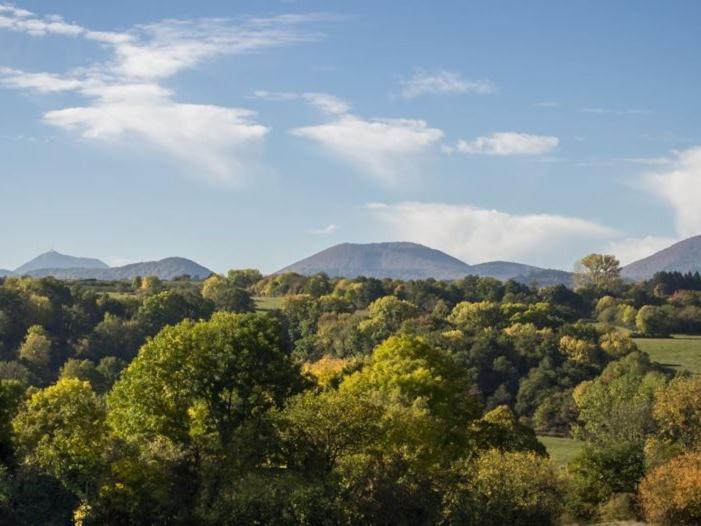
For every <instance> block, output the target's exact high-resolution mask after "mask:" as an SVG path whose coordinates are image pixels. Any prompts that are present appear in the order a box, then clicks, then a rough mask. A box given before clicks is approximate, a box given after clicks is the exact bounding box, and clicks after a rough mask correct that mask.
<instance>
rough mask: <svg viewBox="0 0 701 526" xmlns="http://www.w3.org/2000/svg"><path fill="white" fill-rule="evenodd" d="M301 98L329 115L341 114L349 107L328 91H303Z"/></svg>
mask: <svg viewBox="0 0 701 526" xmlns="http://www.w3.org/2000/svg"><path fill="white" fill-rule="evenodd" d="M302 98H303V99H304V100H306V101H307V102H309V104H312V105H313V106H315V107H317V108H319V109H320V110H321V111H323V112H324V113H327V114H329V115H343V114H344V113H347V112H348V110H349V109H350V106H349V105H348V103H346V102H345V101H343V100H341V99H339V98H338V97H335V96H334V95H329V94H328V93H303V94H302Z"/></svg>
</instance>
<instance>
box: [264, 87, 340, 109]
mask: <svg viewBox="0 0 701 526" xmlns="http://www.w3.org/2000/svg"><path fill="white" fill-rule="evenodd" d="M253 98H256V99H262V100H269V101H273V102H289V101H294V100H303V101H305V102H307V103H309V104H311V105H312V106H314V107H316V108H317V109H319V110H321V111H322V112H323V113H326V114H327V115H343V114H344V113H347V112H348V110H350V105H349V104H348V103H347V102H346V101H344V100H342V99H340V98H338V97H336V96H335V95H330V94H328V93H318V92H307V93H293V92H289V91H264V90H258V91H255V92H254V93H253Z"/></svg>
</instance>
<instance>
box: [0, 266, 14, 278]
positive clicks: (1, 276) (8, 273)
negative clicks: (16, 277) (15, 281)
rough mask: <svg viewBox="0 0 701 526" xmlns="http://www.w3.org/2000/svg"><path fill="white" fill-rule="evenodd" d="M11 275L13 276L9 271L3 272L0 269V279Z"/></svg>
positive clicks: (3, 270)
mask: <svg viewBox="0 0 701 526" xmlns="http://www.w3.org/2000/svg"><path fill="white" fill-rule="evenodd" d="M13 274H14V272H12V271H11V270H5V269H2V268H0V278H4V277H7V276H12V275H13Z"/></svg>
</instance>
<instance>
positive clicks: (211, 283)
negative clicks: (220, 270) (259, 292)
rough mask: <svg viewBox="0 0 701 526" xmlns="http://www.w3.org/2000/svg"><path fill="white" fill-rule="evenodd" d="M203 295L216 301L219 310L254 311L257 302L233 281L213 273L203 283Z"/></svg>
mask: <svg viewBox="0 0 701 526" xmlns="http://www.w3.org/2000/svg"><path fill="white" fill-rule="evenodd" d="M202 297H204V298H206V299H208V300H211V301H213V302H214V305H215V307H216V308H217V310H224V311H228V312H253V311H254V310H256V305H255V302H254V301H253V300H252V299H251V296H250V294H248V292H246V291H245V290H244V289H243V288H240V287H239V286H237V285H236V284H235V283H234V282H233V281H231V280H229V279H226V278H223V277H221V276H219V275H217V274H213V275H212V276H210V277H209V278H207V279H206V280H205V282H204V284H203V285H202Z"/></svg>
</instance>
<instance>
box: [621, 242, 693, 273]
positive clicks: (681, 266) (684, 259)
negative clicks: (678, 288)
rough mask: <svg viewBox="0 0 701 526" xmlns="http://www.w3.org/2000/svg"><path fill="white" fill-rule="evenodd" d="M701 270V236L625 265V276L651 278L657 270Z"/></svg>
mask: <svg viewBox="0 0 701 526" xmlns="http://www.w3.org/2000/svg"><path fill="white" fill-rule="evenodd" d="M662 271H664V272H672V271H678V272H683V273H686V272H701V236H694V237H690V238H688V239H685V240H684V241H679V242H678V243H675V244H673V245H672V246H670V247H667V248H665V249H663V250H660V251H659V252H655V253H654V254H652V255H651V256H648V257H646V258H643V259H641V260H639V261H636V262H634V263H631V264H630V265H626V266H625V267H623V272H622V274H623V276H624V277H626V278H629V279H633V280H636V281H637V280H644V279H649V278H651V277H652V276H654V275H655V273H657V272H662Z"/></svg>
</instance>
